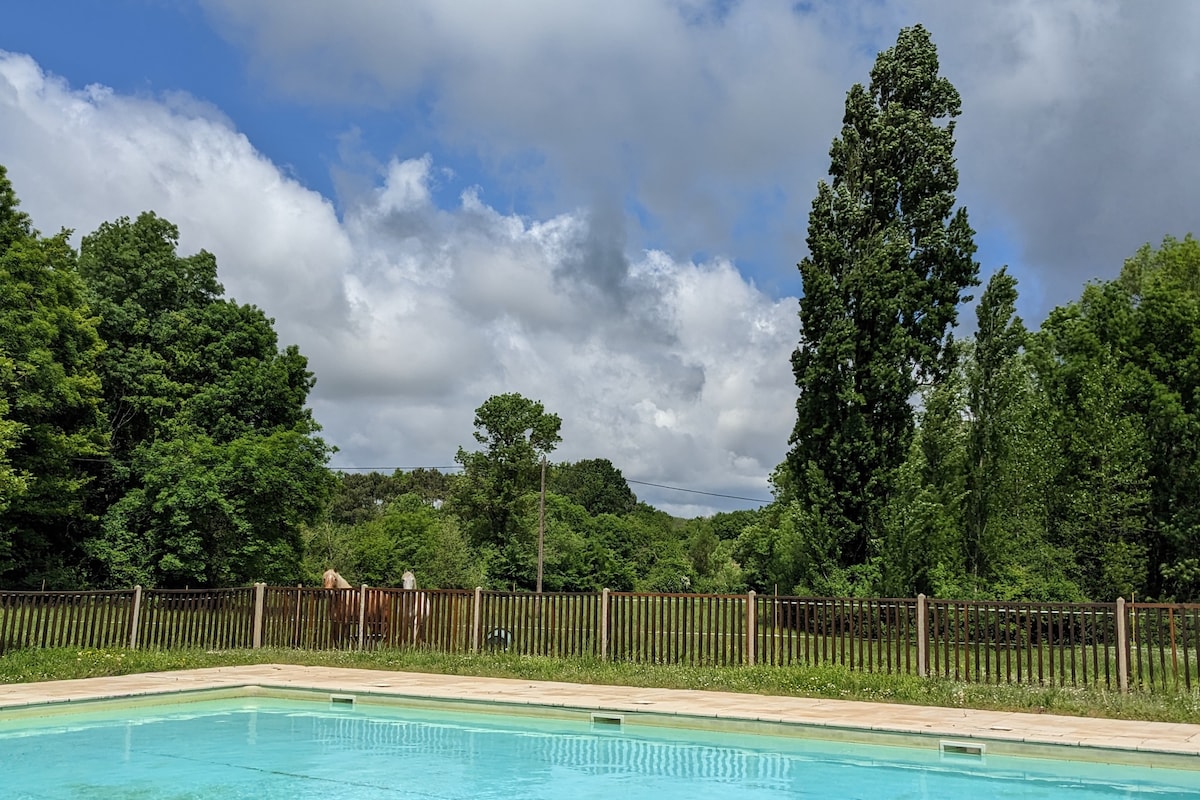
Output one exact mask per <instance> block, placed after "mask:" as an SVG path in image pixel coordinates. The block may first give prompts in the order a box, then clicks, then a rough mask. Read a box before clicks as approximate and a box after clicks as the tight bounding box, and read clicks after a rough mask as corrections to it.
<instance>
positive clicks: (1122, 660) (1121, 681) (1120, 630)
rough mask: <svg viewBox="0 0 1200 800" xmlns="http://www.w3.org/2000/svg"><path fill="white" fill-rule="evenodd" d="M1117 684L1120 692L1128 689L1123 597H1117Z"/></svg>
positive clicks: (1126, 635) (1127, 644)
mask: <svg viewBox="0 0 1200 800" xmlns="http://www.w3.org/2000/svg"><path fill="white" fill-rule="evenodd" d="M1116 613H1117V619H1116V623H1117V685H1118V686H1120V687H1121V692H1122V693H1126V692H1128V691H1129V631H1128V629H1127V628H1126V625H1127V624H1128V620H1127V619H1126V618H1125V598H1124V597H1118V598H1117V612H1116Z"/></svg>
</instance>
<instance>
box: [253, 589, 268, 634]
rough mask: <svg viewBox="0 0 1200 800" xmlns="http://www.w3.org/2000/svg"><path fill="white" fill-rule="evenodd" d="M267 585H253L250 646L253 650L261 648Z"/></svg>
mask: <svg viewBox="0 0 1200 800" xmlns="http://www.w3.org/2000/svg"><path fill="white" fill-rule="evenodd" d="M266 594H267V585H266V584H265V583H256V584H254V633H253V641H252V646H253V647H254V649H255V650H257V649H258V648H260V647H262V641H263V607H264V606H265V605H266Z"/></svg>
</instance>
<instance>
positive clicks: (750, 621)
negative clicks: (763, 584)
mask: <svg viewBox="0 0 1200 800" xmlns="http://www.w3.org/2000/svg"><path fill="white" fill-rule="evenodd" d="M757 623H758V605H757V603H756V595H755V593H754V590H753V589H751V590H750V592H749V593H748V594H747V595H746V664H747V665H748V666H751V667H753V666H754V655H755V653H754V645H755V641H754V638H755V632H756V631H755V629H756V628H757V627H758V624H757Z"/></svg>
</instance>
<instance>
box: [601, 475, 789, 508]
mask: <svg viewBox="0 0 1200 800" xmlns="http://www.w3.org/2000/svg"><path fill="white" fill-rule="evenodd" d="M625 482H626V483H636V484H638V485H639V486H655V487H657V488H659V489H670V490H672V491H675V492H691V493H692V494H704V495H708V496H709V497H726V498H729V499H730V500H748V501H749V502H751V503H769V502H771V501H770V500H763V499H762V498H761V497H740V496H739V495H736V494H718V493H717V492H702V491H700V490H699V489H684V488H682V487H680V486H666V485H664V484H661V483H649V482H648V481H635V480H633V479H632V478H626V479H625Z"/></svg>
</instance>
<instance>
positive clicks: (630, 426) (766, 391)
mask: <svg viewBox="0 0 1200 800" xmlns="http://www.w3.org/2000/svg"><path fill="white" fill-rule="evenodd" d="M0 116H3V118H4V120H5V125H4V126H3V128H0V163H4V164H5V165H7V166H8V167H9V170H10V171H9V175H10V178H11V180H12V181H13V183H14V186H15V187H16V189H17V192H18V194H19V195H20V196H21V198H22V200H23V203H24V206H25V208H26V210H27V211H28V212H29V213H30V214H31V215H32V216H33V218H34V221H35V224H38V225H40V226H41V227H43V228H49V227H57V226H59V225H66V226H71V227H75V228H76V229H78V230H80V231H84V232H86V231H88V230H91V229H93V228H94V227H95V226H96V225H97V224H98V223H99V222H101V221H103V220H105V219H110V218H112V217H114V216H117V215H135V214H137V213H139V212H140V211H141V210H144V209H153V210H155V211H156V212H158V213H159V214H161V215H162V216H164V217H166V218H168V219H170V220H172V221H173V222H175V223H177V224H178V225H179V226H180V228H181V232H182V247H181V249H183V250H184V251H185V252H191V251H193V250H195V249H198V248H201V247H204V248H206V249H209V250H211V251H213V252H214V253H215V254H216V255H217V257H218V263H219V266H220V275H221V279H222V280H223V281H224V283H225V284H226V287H227V289H228V292H229V294H231V295H234V296H236V297H237V298H238V299H239V300H241V301H243V302H253V303H256V304H258V305H260V306H261V307H263V308H264V309H265V310H266V312H267V313H268V314H269V315H271V316H274V317H275V318H276V320H277V328H278V330H279V331H280V335H281V340H282V341H283V342H284V343H290V342H295V343H297V344H299V345H300V347H301V350H302V352H304V353H305V354H306V355H308V356H309V358H310V363H311V366H312V368H313V369H314V371H315V372H316V374H317V377H318V387H317V390H316V392H315V393H314V395H313V403H314V408H315V411H316V415H317V418H318V420H320V421H321V422H322V423H323V424H324V425H325V428H326V434H327V436H328V438H329V439H330V440H331V441H332V442H333V443H335V444H337V445H338V446H339V447H340V448H341V453H339V456H338V459H337V462H338V463H340V464H342V465H346V466H379V467H395V466H420V465H446V464H450V463H452V458H453V454H454V452H455V450H456V449H457V447H458V446H459V445H464V446H468V447H469V446H471V444H472V439H471V432H472V429H471V420H472V417H473V412H474V409H475V407H477V406H478V405H479V404H480V403H482V402H483V400H485V399H486V398H487V397H488V396H489V395H491V394H494V393H498V392H505V391H518V392H521V393H523V394H525V395H526V396H528V397H531V398H536V399H538V400H541V401H542V402H543V403H545V405H546V407H547V408H548V409H550V410H552V411H554V412H556V413H558V414H559V415H560V416H562V418H563V420H564V428H563V436H564V443H563V445H562V446H561V448H560V450H559V452H558V453H557V456H558V457H560V458H563V459H568V460H575V459H581V458H596V457H600V458H609V459H610V460H612V461H613V463H614V464H616V465H617V466H618V467H619V468H621V469H623V470H624V471H625V473H626V475H627V476H628V477H631V478H636V479H641V480H648V481H651V482H655V483H663V484H668V485H677V486H684V487H689V488H698V489H702V490H707V491H716V492H723V493H727V494H736V495H744V496H751V497H768V496H769V493H768V489H767V486H766V476H767V474H768V473H769V471H770V470H771V469H772V468H773V467H774V465H775V464H776V463H777V462H778V461H779V460H780V459H781V458H782V456H783V452H784V450H785V447H786V441H787V437H788V433H789V431H790V425H791V421H792V414H793V411H792V409H793V398H794V387H793V385H792V380H791V374H790V369H789V362H788V355H789V353H790V351H791V348H792V346H793V343H794V341H795V338H796V331H795V326H796V320H795V300H794V299H785V300H781V301H774V300H771V299H770V298H768V297H766V296H765V295H764V294H762V293H761V292H759V291H758V290H757V289H756V288H755V287H754V286H752V285H750V284H748V283H747V282H746V281H745V280H744V279H742V277H741V276H740V275H739V274H738V272H737V270H736V269H735V268H734V267H733V266H732V265H731V264H730V263H728V262H726V261H721V260H714V261H710V262H705V263H701V264H694V263H691V262H690V261H685V260H679V259H676V258H673V257H672V256H670V255H669V254H667V253H664V252H661V251H648V252H642V253H640V254H637V255H635V256H634V257H633V258H632V259H630V258H629V257H628V256H627V255H626V253H625V249H624V244H623V242H621V241H619V236H620V225H619V224H617V223H614V221H613V215H611V214H606V213H604V212H602V211H595V212H588V213H584V212H572V213H566V214H561V215H558V216H555V217H552V218H547V219H540V220H531V219H523V218H520V217H517V216H513V215H508V214H504V213H501V212H499V211H497V210H496V209H494V208H491V207H489V206H488V205H487V204H486V203H485V202H484V201H483V200H481V199H480V197H479V196H478V195H477V194H476V193H467V194H466V195H464V197H463V199H462V202H461V204H460V205H459V207H457V208H455V209H452V210H442V209H438V208H437V207H435V206H434V204H433V203H432V200H431V195H430V181H431V175H433V174H434V173H435V172H436V165H434V164H433V162H432V159H430V158H429V157H428V156H418V157H415V158H412V159H409V160H396V161H393V162H392V163H390V164H389V165H388V166H387V167H386V169H385V170H384V172H383V174H382V175H381V177H380V183H379V185H378V187H377V188H376V190H375V191H373V192H370V193H367V194H366V195H364V196H363V197H362V198H361V199H360V201H359V202H358V204H357V205H355V206H354V207H352V208H349V209H347V211H346V213H345V218H344V220H342V221H339V220H338V219H337V217H336V215H335V214H334V211H333V209H332V207H331V205H330V204H329V203H328V202H327V201H326V200H325V199H324V198H322V197H320V196H319V195H316V194H315V193H313V192H312V191H310V190H307V189H305V188H304V187H302V186H301V185H299V184H298V183H296V182H294V181H292V180H289V179H287V178H286V177H284V176H283V174H282V173H281V171H280V170H279V169H278V168H277V167H276V166H275V165H273V164H271V163H270V162H269V161H268V160H267V159H266V158H264V157H263V155H262V154H261V153H259V152H257V151H256V150H255V149H254V147H253V146H252V144H251V143H250V142H249V141H248V140H247V139H246V138H245V136H243V135H241V134H240V133H238V132H237V131H236V130H235V129H233V128H232V127H231V125H230V123H229V122H228V120H225V119H224V118H222V117H220V116H219V115H217V114H213V113H211V112H210V110H206V109H204V107H203V106H202V105H201V104H195V103H188V102H181V101H180V99H179V98H173V99H172V100H171V101H169V102H168V101H164V100H159V99H153V98H144V97H143V98H131V97H124V96H121V95H118V94H116V93H113V92H111V91H108V90H104V89H102V88H96V87H93V88H88V89H85V90H74V89H72V88H71V87H69V86H67V85H65V84H64V83H63V82H62V81H61V80H58V79H56V78H54V77H53V76H48V75H46V74H44V73H43V72H42V71H41V70H40V69H39V68H38V66H37V65H36V64H35V63H34V62H33V61H31V60H30V59H29V58H27V57H24V56H19V55H7V54H5V55H0ZM635 489H636V490H637V491H638V492H639V495H641V496H643V497H645V498H647V499H649V500H651V501H652V502H655V503H656V504H657V505H659V506H660V507H663V508H666V509H675V510H680V511H687V512H696V511H698V510H701V509H711V508H712V507H713V506H712V505H711V504H710V502H709V501H706V500H703V498H701V499H700V501H699V502H698V503H696V504H694V505H688V506H684V505H680V504H679V503H680V498H683V502H691V501H695V500H697V497H699V496H688V495H676V494H665V493H663V492H661V491H659V490H655V489H652V488H647V487H640V486H639V487H635ZM712 503H719V501H716V500H713V501H712Z"/></svg>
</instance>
